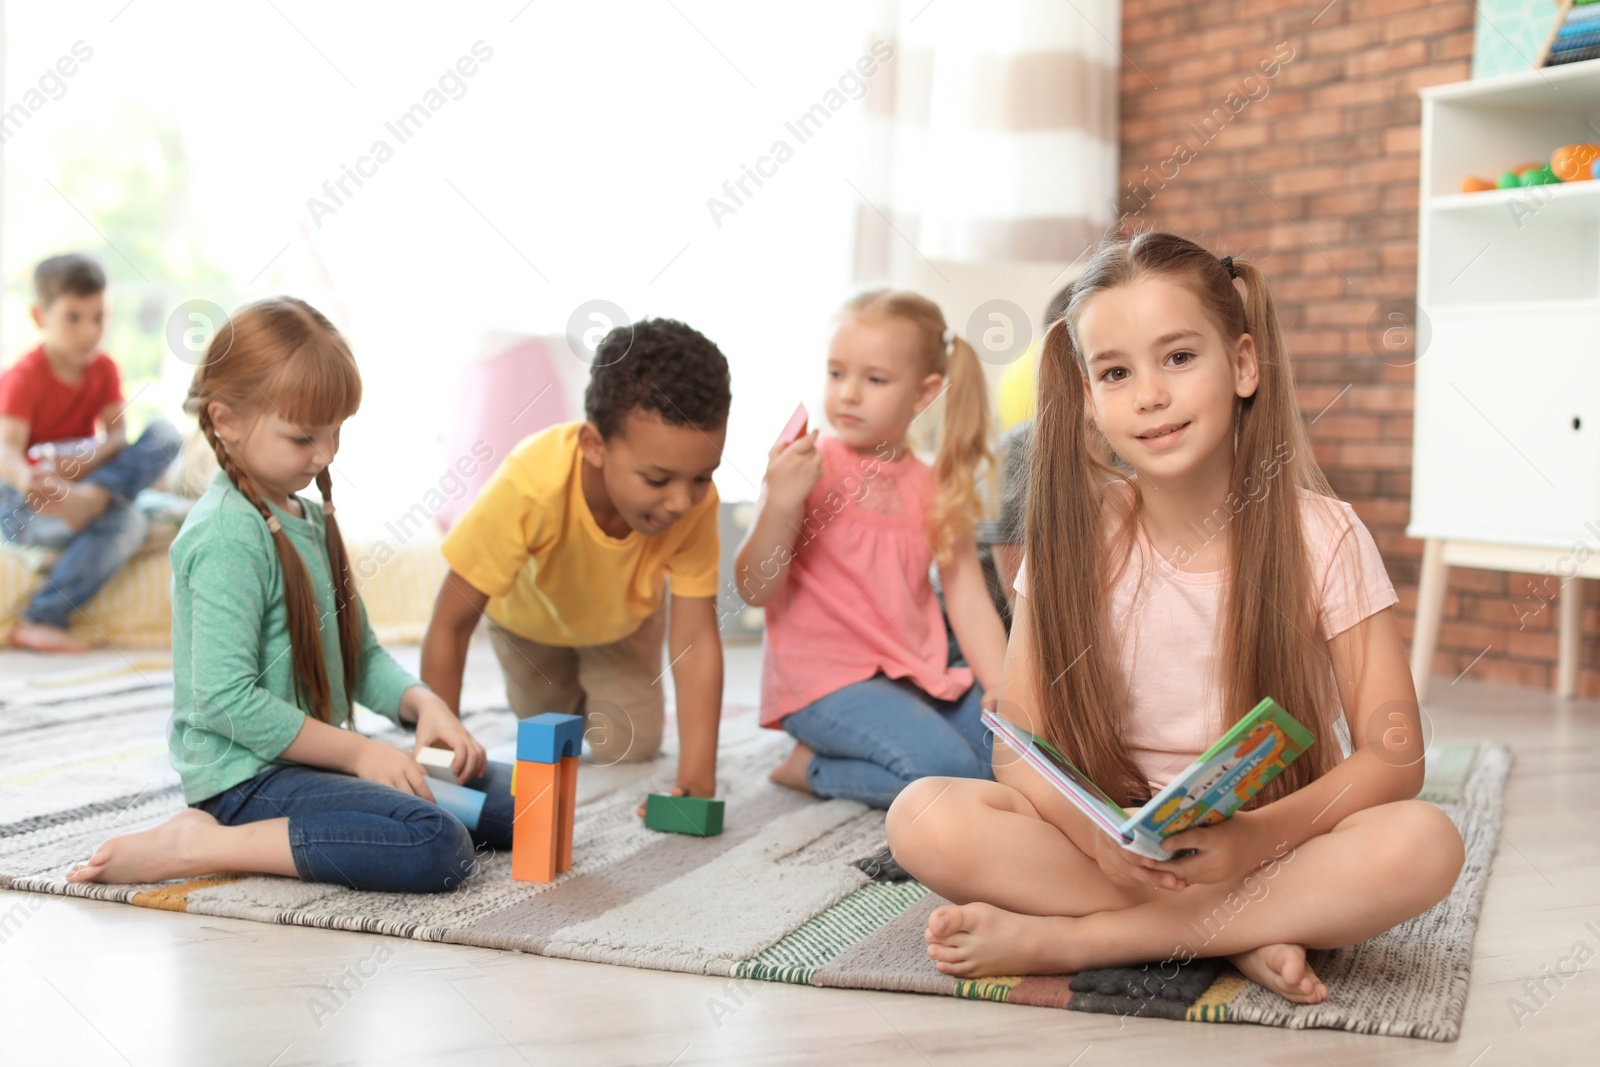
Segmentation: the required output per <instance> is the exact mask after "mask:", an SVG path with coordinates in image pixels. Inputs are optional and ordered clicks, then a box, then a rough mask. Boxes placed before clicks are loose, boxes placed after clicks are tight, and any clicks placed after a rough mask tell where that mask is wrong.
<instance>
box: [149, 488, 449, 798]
mask: <svg viewBox="0 0 1600 1067" xmlns="http://www.w3.org/2000/svg"><path fill="white" fill-rule="evenodd" d="M296 499H297V500H298V501H299V503H300V508H301V510H302V511H303V512H304V514H305V517H304V518H296V517H295V516H293V515H291V514H289V513H288V512H287V511H284V510H282V509H281V508H278V507H277V506H275V505H269V506H270V507H272V511H273V513H274V514H275V515H277V517H278V521H279V522H280V523H281V524H282V525H283V529H284V532H285V533H287V534H288V535H289V540H290V542H291V543H292V544H293V545H294V548H295V551H297V552H298V553H299V554H300V559H301V561H302V562H303V563H304V564H305V567H306V573H307V575H308V577H309V578H310V580H311V587H312V590H313V592H314V594H315V597H316V608H317V615H318V617H319V618H320V619H321V620H322V658H323V662H324V663H325V664H326V665H327V671H328V688H329V690H330V693H331V696H332V702H331V703H332V712H333V724H334V725H335V726H339V725H343V724H344V723H345V721H346V720H347V719H348V718H349V716H350V702H351V698H352V696H353V697H354V699H355V701H356V702H358V703H360V704H362V705H364V706H365V707H368V708H371V709H372V710H373V711H376V712H378V713H380V714H382V715H387V716H388V717H389V718H391V719H393V720H394V721H395V722H397V723H398V722H399V721H400V696H401V694H402V693H404V692H405V691H406V690H407V689H409V688H410V687H411V686H414V685H420V684H421V683H420V682H418V681H417V680H416V678H414V677H413V676H412V675H411V674H410V673H409V672H407V671H406V670H405V669H404V668H402V667H401V666H400V665H399V664H398V663H396V662H395V661H394V659H393V658H392V657H390V655H389V654H388V653H387V652H385V651H384V650H383V648H382V647H381V646H379V644H378V639H377V638H376V637H375V636H374V635H373V633H372V628H371V627H370V626H369V625H367V621H366V616H365V612H364V611H363V615H362V620H361V633H362V652H361V657H362V658H361V681H360V684H359V685H358V686H357V688H356V691H355V693H354V694H350V693H347V692H346V690H345V678H344V667H343V664H342V663H341V661H340V658H339V625H338V622H337V616H336V615H335V609H334V600H333V579H332V577H331V569H330V566H329V563H328V549H327V542H326V540H325V539H324V529H325V527H324V519H323V514H322V508H321V507H320V506H319V505H317V504H314V503H311V502H310V501H308V500H306V499H304V498H302V497H296ZM171 559H172V689H173V715H172V723H171V726H170V729H169V731H168V737H167V745H168V748H169V750H170V753H171V757H172V766H173V767H174V768H175V769H176V770H177V772H178V776H179V777H180V778H181V779H182V780H183V796H184V800H185V801H186V802H188V803H190V804H193V803H194V802H196V801H199V800H204V799H206V798H207V797H211V796H215V795H216V794H218V793H221V792H222V791H223V790H225V789H230V788H232V787H233V786H236V785H238V784H239V783H240V782H244V781H247V780H249V779H251V778H254V777H255V776H256V775H258V774H260V773H261V772H262V771H264V770H266V769H268V768H269V767H272V766H276V765H281V764H284V763H287V762H289V761H287V760H283V759H280V758H279V757H280V756H281V754H282V752H283V750H284V749H285V748H287V747H289V744H290V743H291V742H292V741H293V740H294V739H295V735H297V734H298V733H299V732H300V728H301V727H302V726H303V725H304V724H305V721H306V717H307V716H308V715H312V714H313V712H312V711H311V709H310V708H309V706H306V707H302V706H301V705H299V704H298V703H297V702H296V699H295V691H294V663H293V658H294V657H293V655H292V653H291V652H290V647H289V622H288V612H287V610H286V609H285V607H284V601H283V569H282V567H281V566H280V565H279V563H278V553H277V550H276V549H275V548H274V547H273V543H272V534H271V533H270V532H269V531H268V530H267V524H266V523H265V522H264V521H263V520H262V518H261V514H260V512H258V511H256V509H255V508H254V507H252V506H251V505H250V502H249V501H248V500H246V499H245V496H244V494H243V493H241V492H239V490H238V489H237V488H236V487H235V486H234V485H233V483H232V482H230V481H229V480H228V478H227V476H226V475H224V474H220V473H219V474H218V475H217V476H216V478H215V479H213V480H212V483H211V487H210V488H209V489H208V490H207V491H206V494H205V495H204V496H203V497H201V498H200V500H199V502H198V503H196V504H195V506H194V509H193V510H192V511H191V512H190V513H189V517H188V519H187V520H185V521H184V524H183V529H182V530H181V531H179V533H178V537H177V539H176V540H175V541H173V543H172V549H171Z"/></svg>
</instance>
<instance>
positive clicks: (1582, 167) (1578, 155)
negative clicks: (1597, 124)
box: [1550, 144, 1600, 182]
mask: <svg viewBox="0 0 1600 1067" xmlns="http://www.w3.org/2000/svg"><path fill="white" fill-rule="evenodd" d="M1597 158H1600V144H1568V145H1562V146H1561V147H1560V148H1558V149H1556V150H1555V151H1554V152H1552V153H1550V170H1551V172H1552V173H1553V174H1555V176H1556V177H1557V178H1560V179H1561V180H1562V181H1564V182H1586V181H1592V180H1593V179H1594V174H1593V173H1592V172H1591V171H1590V168H1591V167H1592V166H1593V165H1594V161H1595V160H1596V159H1597Z"/></svg>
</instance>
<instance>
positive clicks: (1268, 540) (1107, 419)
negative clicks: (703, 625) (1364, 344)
mask: <svg viewBox="0 0 1600 1067" xmlns="http://www.w3.org/2000/svg"><path fill="white" fill-rule="evenodd" d="M1038 407H1039V415H1038V420H1037V424H1036V427H1035V451H1036V462H1035V465H1034V468H1033V471H1032V478H1031V481H1030V483H1029V488H1028V504H1027V509H1028V510H1027V532H1026V546H1025V547H1026V560H1025V564H1024V573H1023V574H1022V575H1019V577H1018V579H1017V582H1016V589H1017V592H1018V594H1019V595H1018V596H1017V598H1016V609H1015V611H1016V613H1015V616H1014V619H1013V624H1012V631H1011V632H1012V640H1011V644H1010V647H1009V649H1008V650H1007V660H1006V665H1005V687H1004V691H1003V692H1002V693H1001V694H1000V700H999V702H998V708H999V712H1000V714H1002V715H1004V716H1005V717H1007V718H1010V719H1012V720H1013V721H1014V722H1016V723H1017V724H1018V725H1020V726H1022V727H1023V728H1025V729H1027V730H1029V731H1031V732H1033V733H1034V734H1038V735H1042V736H1044V737H1047V738H1048V739H1049V740H1050V741H1051V742H1052V743H1053V744H1054V746H1055V747H1056V748H1057V749H1059V750H1060V751H1061V752H1063V753H1064V754H1066V756H1067V757H1068V758H1070V759H1071V760H1072V761H1073V762H1074V763H1075V764H1076V765H1077V766H1078V767H1079V768H1080V769H1081V770H1083V771H1084V772H1085V773H1086V774H1087V775H1088V777H1089V778H1090V779H1091V780H1093V781H1094V782H1096V783H1098V784H1099V785H1100V787H1101V788H1102V789H1104V790H1105V791H1106V792H1107V793H1108V794H1109V795H1110V796H1111V797H1112V799H1113V800H1115V801H1116V802H1117V803H1119V804H1122V805H1124V806H1128V805H1138V804H1141V803H1143V801H1144V800H1145V799H1146V798H1148V797H1149V796H1150V795H1151V793H1152V791H1153V790H1155V789H1156V788H1158V787H1159V786H1160V785H1162V784H1163V783H1165V782H1166V781H1168V780H1170V779H1171V778H1172V777H1173V776H1174V775H1175V774H1176V773H1177V772H1178V771H1180V770H1181V769H1182V768H1183V767H1184V766H1185V765H1187V764H1188V763H1189V762H1191V761H1192V760H1193V759H1194V758H1196V757H1197V756H1198V755H1199V754H1200V752H1201V751H1202V750H1203V749H1204V748H1206V747H1208V746H1209V744H1210V742H1211V741H1213V740H1214V739H1215V738H1216V737H1217V736H1218V735H1219V734H1221V732H1222V731H1223V730H1224V729H1225V728H1226V727H1227V726H1229V725H1231V724H1232V723H1235V722H1237V721H1238V720H1239V718H1240V717H1241V716H1242V715H1243V714H1244V713H1246V712H1247V711H1248V710H1249V709H1250V708H1252V707H1253V706H1254V705H1255V704H1256V703H1257V702H1258V701H1259V700H1261V698H1263V697H1266V696H1271V697H1273V698H1274V699H1276V700H1277V701H1278V703H1279V704H1281V705H1282V706H1283V707H1284V708H1286V709H1288V710H1289V711H1290V712H1291V713H1293V714H1294V715H1295V716H1296V717H1298V718H1299V719H1300V721H1301V722H1302V723H1304V724H1305V725H1306V726H1307V727H1308V728H1309V729H1310V730H1311V732H1312V733H1313V734H1314V735H1315V736H1316V738H1317V741H1316V743H1315V744H1313V745H1312V746H1311V747H1310V748H1309V749H1307V750H1306V752H1305V754H1304V755H1302V756H1301V757H1300V758H1299V759H1298V760H1296V761H1295V762H1293V763H1291V764H1289V765H1288V767H1287V769H1285V770H1284V771H1283V773H1282V774H1280V775H1279V776H1278V777H1277V778H1276V779H1274V780H1273V781H1271V782H1269V783H1268V784H1267V786H1266V787H1265V788H1264V789H1263V790H1262V791H1261V792H1260V793H1258V794H1257V795H1256V796H1255V798H1254V799H1253V800H1252V802H1251V803H1250V804H1249V805H1248V806H1247V807H1246V809H1244V810H1242V811H1240V812H1239V813H1237V814H1236V815H1234V816H1233V818H1231V819H1228V820H1226V821H1224V822H1221V823H1217V824H1216V825H1212V826H1205V827H1201V828H1197V829H1191V830H1187V831H1185V832H1182V833H1179V834H1175V835H1173V836H1172V837H1169V838H1167V840H1166V845H1167V846H1168V848H1169V850H1170V857H1171V858H1168V859H1165V860H1161V861H1154V860H1147V859H1144V858H1142V857H1139V856H1137V855H1135V854H1133V853H1131V852H1128V851H1125V850H1124V849H1122V848H1121V847H1120V845H1118V844H1117V843H1115V842H1113V841H1112V840H1111V838H1109V837H1108V836H1106V835H1105V834H1104V833H1102V832H1101V831H1100V830H1099V829H1098V828H1096V827H1095V826H1094V825H1093V824H1092V823H1090V822H1089V821H1088V820H1087V819H1086V818H1085V817H1084V816H1083V815H1081V814H1080V813H1079V811H1078V809H1077V808H1075V807H1073V806H1072V805H1071V804H1070V803H1069V802H1068V801H1067V800H1066V799H1065V798H1064V797H1062V796H1061V794H1059V793H1058V792H1056V791H1055V789H1054V788H1052V787H1051V786H1050V785H1049V784H1048V783H1047V782H1046V781H1045V779H1044V778H1043V777H1042V776H1040V775H1039V774H1038V773H1036V772H1035V771H1033V770H1032V769H1031V768H1030V767H1029V766H1028V765H1027V764H1025V763H1023V762H1022V761H1021V760H1019V759H1018V758H1017V757H1016V755H1015V753H1013V752H1012V751H1011V750H1010V749H1008V748H1007V747H1006V746H1005V745H1004V744H1001V745H999V746H997V748H996V751H995V777H996V779H997V781H993V782H972V781H965V780H960V779H927V780H924V781H921V782H918V783H916V784H915V785H914V786H912V787H911V788H908V789H907V790H906V791H905V792H904V793H902V794H901V795H900V797H899V799H898V800H897V801H896V802H895V804H894V806H893V807H892V808H891V809H890V811H889V816H888V830H889V843H890V846H891V847H892V848H893V850H894V855H895V858H896V859H898V860H899V862H900V863H901V864H902V865H903V866H904V867H905V868H906V869H907V870H909V871H910V872H911V873H912V874H914V875H915V876H916V877H917V878H919V879H921V880H922V881H923V882H924V883H926V884H927V885H929V886H930V887H932V888H933V889H934V890H935V891H936V892H938V893H940V894H942V895H943V896H945V897H946V898H948V899H950V900H953V901H960V902H961V903H959V904H951V905H946V906H944V907H941V908H938V909H936V910H935V911H933V912H932V914H931V915H930V916H929V920H928V928H927V932H926V934H925V937H926V939H927V941H928V955H929V956H931V957H932V958H933V959H934V960H935V961H936V963H937V965H938V968H939V970H941V971H943V972H945V973H946V974H951V975H956V976H960V977H963V978H967V977H975V976H979V975H997V974H1029V973H1047V974H1053V973H1061V972H1072V971H1079V970H1082V969H1084V968H1086V967H1105V966H1112V965H1122V964H1138V963H1144V962H1147V961H1157V960H1160V961H1165V964H1171V963H1174V962H1183V961H1185V960H1188V959H1193V958H1195V957H1197V956H1227V957H1229V958H1230V959H1232V960H1233V962H1234V963H1235V964H1236V965H1238V967H1239V968H1240V970H1242V971H1243V972H1244V973H1245V975H1246V976H1248V977H1249V978H1252V979H1254V980H1255V981H1256V982H1258V983H1260V984H1262V985H1263V986H1266V987H1267V988H1268V989H1271V990H1273V991H1275V992H1277V993H1278V994H1280V995H1281V996H1284V997H1286V998H1288V999H1289V1000H1292V1001H1297V1002H1301V1003H1316V1002H1319V1001H1322V1000H1325V999H1326V998H1327V995H1328V991H1327V987H1326V986H1325V985H1323V983H1322V982H1321V981H1320V980H1319V979H1318V978H1317V976H1316V975H1315V974H1314V973H1313V972H1312V970H1311V968H1310V967H1308V966H1307V965H1306V950H1307V949H1317V948H1336V947H1340V946H1345V945H1350V944H1353V943H1355V942H1357V941H1361V940H1364V939H1366V938H1369V937H1372V936H1374V935H1376V934H1379V933H1382V932H1383V931H1385V930H1388V929H1389V928H1390V927H1392V926H1394V925H1396V924H1397V923H1400V922H1402V921H1404V920H1406V919H1409V918H1412V917H1413V916H1416V915H1418V914H1420V913H1422V912H1423V911H1426V910H1427V909H1428V908H1430V907H1432V906H1433V905H1434V904H1436V903H1438V902H1439V901H1440V900H1441V899H1443V897H1444V896H1445V894H1447V893H1448V892H1450V889H1451V886H1452V885H1453V884H1454V883H1455V880H1456V875H1457V873H1458V872H1459V870H1460V868H1461V863H1462V846H1461V837H1460V835H1459V834H1458V833H1457V831H1456V828H1455V826H1454V825H1453V824H1452V823H1451V822H1450V819H1449V818H1448V817H1447V816H1446V815H1445V814H1444V813H1443V812H1442V811H1440V810H1439V809H1438V808H1436V807H1434V806H1432V805H1430V804H1426V803H1423V802H1421V801H1418V800H1415V799H1413V798H1414V797H1415V796H1416V794H1417V790H1418V789H1419V788H1420V787H1421V785H1422V775H1423V736H1422V730H1421V724H1420V721H1419V713H1418V708H1417V698H1416V692H1415V690H1414V688H1413V687H1412V684H1411V675H1410V672H1409V670H1408V669H1407V666H1406V657H1405V650H1404V648H1403V647H1402V643H1401V639H1400V632H1399V627H1398V625H1397V624H1396V622H1395V619H1394V612H1393V610H1392V609H1393V605H1394V603H1395V595H1394V590H1393V588H1392V587H1391V586H1390V585H1389V581H1388V579H1387V577H1386V576H1385V575H1384V573H1383V563H1382V560H1381V559H1380V558H1379V557H1378V553H1377V549H1376V547H1375V546H1374V544H1373V542H1372V538H1371V536H1370V535H1369V534H1368V533H1367V531H1366V529H1365V527H1363V526H1362V525H1361V521H1360V520H1359V519H1357V518H1356V516H1355V513H1354V512H1353V511H1352V510H1351V509H1350V508H1349V507H1348V506H1347V505H1344V504H1342V503H1340V502H1339V501H1337V500H1335V499H1334V498H1333V495H1332V491H1331V490H1330V489H1329V488H1328V484H1327V482H1326V480H1325V479H1324V478H1323V476H1322V473H1321V471H1319V470H1318V469H1317V466H1316V464H1315V462H1314V461H1313V460H1312V457H1311V449H1310V447H1309V445H1308V443H1307V439H1306V432H1305V427H1304V426H1303V425H1302V423H1301V419H1300V413H1299V410H1298V408H1297V407H1296V405H1295V399H1294V389H1293V383H1292V376H1291V374H1290V370H1289V364H1288V358H1287V353H1286V351H1285V349H1284V344H1283V337H1282V335H1281V333H1280V331H1279V327H1278V320H1277V315H1276V312H1275V311H1274V309H1273V304H1272V298H1271V296H1270V294H1269V293H1268V291H1267V287H1266V283H1265V281H1264V280H1263V279H1262V276H1261V272H1260V271H1259V270H1258V269H1256V267H1255V266H1254V265H1252V264H1249V263H1243V262H1236V261H1234V260H1232V259H1231V258H1229V259H1221V260H1219V259H1218V258H1217V257H1215V256H1213V255H1212V254H1211V253H1210V252H1207V251H1206V250H1205V249H1203V248H1201V247H1200V246H1199V245H1196V244H1194V243H1193V242H1191V241H1187V240H1185V239H1183V238H1181V237H1176V236H1174V235H1172V234H1165V233H1154V232H1149V233H1142V234H1139V235H1138V236H1136V237H1134V238H1132V239H1131V240H1126V241H1115V242H1111V243H1109V244H1107V245H1106V246H1105V247H1103V248H1102V249H1101V250H1100V251H1099V252H1098V253H1097V254H1096V256H1095V257H1094V258H1093V259H1092V260H1091V261H1090V262H1089V264H1088V266H1087V267H1086V268H1085V269H1084V272H1083V274H1082V275H1081V276H1080V278H1079V279H1078V282H1077V286H1076V289H1075V293H1074V296H1073V298H1072V302H1071V304H1070V305H1069V306H1068V310H1067V313H1066V316H1065V318H1064V319H1063V320H1062V321H1060V322H1058V323H1057V324H1056V325H1055V326H1054V327H1053V328H1052V329H1051V330H1050V332H1049V333H1048V335H1047V336H1046V338H1045V345H1044V351H1043V355H1042V357H1041V360H1040V364H1039V405H1038ZM1113 453H1115V455H1116V456H1117V457H1120V459H1121V460H1122V461H1123V462H1124V464H1125V466H1123V467H1121V468H1120V469H1119V468H1116V467H1113V466H1112V464H1111V462H1110V460H1111V456H1112V454H1113ZM1129 468H1131V471H1132V473H1131V474H1129V473H1128V471H1129ZM1165 964H1164V965H1165Z"/></svg>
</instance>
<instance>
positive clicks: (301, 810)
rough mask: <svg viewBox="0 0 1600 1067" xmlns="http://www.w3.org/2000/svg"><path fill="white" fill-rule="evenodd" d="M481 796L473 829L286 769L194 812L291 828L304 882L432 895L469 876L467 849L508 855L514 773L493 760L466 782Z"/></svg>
mask: <svg viewBox="0 0 1600 1067" xmlns="http://www.w3.org/2000/svg"><path fill="white" fill-rule="evenodd" d="M466 784H467V786H468V787H470V788H472V789H477V790H481V791H482V792H484V793H486V794H488V799H487V800H486V801H484V805H483V814H482V815H481V816H480V817H479V819H478V829H477V830H476V831H475V832H470V833H469V832H468V830H467V828H466V826H464V825H463V824H462V822H461V820H460V819H457V818H456V817H455V816H454V815H451V814H450V813H449V812H447V811H445V810H444V809H443V808H441V807H439V806H438V805H437V804H432V803H429V802H428V801H426V800H423V799H422V798H421V797H417V796H413V795H412V794H410V793H406V792H402V791H401V790H399V789H394V788H391V787H390V786H386V785H380V784H379V783H377V782H369V781H367V780H366V779H364V778H356V777H354V776H352V775H348V774H339V773H337V772H334V771H323V770H318V769H316V768H314V767H304V766H300V765H298V764H290V765H287V766H282V767H273V768H271V769H270V770H265V771H262V772H261V773H260V774H258V775H256V776H255V777H254V778H252V779H250V780H249V781H248V782H240V783H239V784H238V785H236V786H234V787H233V788H232V789H228V790H224V791H223V792H221V793H218V794H217V795H216V796H214V797H207V798H206V799H205V800H202V801H199V802H197V803H195V804H193V805H191V806H192V807H196V808H199V809H200V810H201V811H204V812H206V813H207V814H209V815H211V816H212V817H213V818H215V819H216V820H217V821H218V822H220V823H222V824H223V825H224V826H238V825H240V824H241V823H251V822H260V821H261V820H263V819H281V818H284V817H287V818H288V820H289V848H290V850H291V851H292V852H293V854H294V866H295V870H296V871H298V872H299V873H300V877H301V878H302V879H303V880H305V881H307V882H331V883H333V884H335V885H344V886H349V887H350V888H351V889H368V890H376V891H379V892H386V893H439V892H443V891H445V890H448V889H453V888H455V887H456V886H457V885H459V884H460V883H461V882H462V881H464V880H465V879H466V878H467V876H468V875H470V874H471V873H472V868H473V862H474V853H473V845H474V844H485V845H488V846H489V847H490V848H495V849H509V848H510V847H511V823H512V820H513V818H514V812H513V809H512V798H511V765H510V764H508V763H496V762H494V761H492V760H491V761H490V762H489V765H488V769H487V770H485V771H484V772H483V774H481V775H479V776H478V777H477V778H475V779H473V780H472V781H470V782H468V783H466Z"/></svg>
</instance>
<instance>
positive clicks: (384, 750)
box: [350, 737, 433, 801]
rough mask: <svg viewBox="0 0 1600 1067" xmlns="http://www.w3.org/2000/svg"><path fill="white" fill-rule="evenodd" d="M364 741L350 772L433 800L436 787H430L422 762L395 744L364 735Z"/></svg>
mask: <svg viewBox="0 0 1600 1067" xmlns="http://www.w3.org/2000/svg"><path fill="white" fill-rule="evenodd" d="M362 741H363V742H365V743H364V744H363V745H362V746H361V750H360V752H359V754H358V755H357V756H356V761H355V766H353V767H352V768H351V769H350V773H352V774H354V775H355V776H356V777H357V778H364V779H366V780H367V781H369V782H377V783H379V784H380V785H386V786H389V787H390V788H392V789H398V790H400V791H401V792H402V793H412V794H414V795H416V796H419V797H421V798H422V799H423V800H428V801H431V800H433V790H431V789H429V788H428V773H427V772H426V771H424V770H423V769H422V764H420V763H418V762H417V761H416V760H415V759H413V758H412V757H410V756H408V755H406V754H405V753H404V752H402V751H400V750H399V749H398V748H395V747H394V746H393V745H387V744H384V743H383V742H382V741H374V740H373V739H372V738H370V737H364V738H362Z"/></svg>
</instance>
